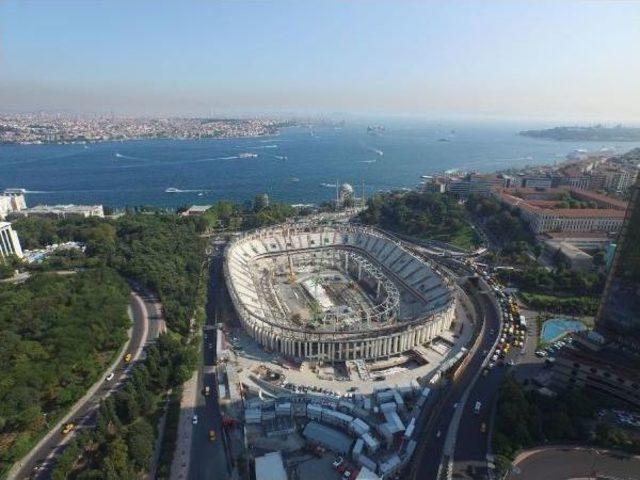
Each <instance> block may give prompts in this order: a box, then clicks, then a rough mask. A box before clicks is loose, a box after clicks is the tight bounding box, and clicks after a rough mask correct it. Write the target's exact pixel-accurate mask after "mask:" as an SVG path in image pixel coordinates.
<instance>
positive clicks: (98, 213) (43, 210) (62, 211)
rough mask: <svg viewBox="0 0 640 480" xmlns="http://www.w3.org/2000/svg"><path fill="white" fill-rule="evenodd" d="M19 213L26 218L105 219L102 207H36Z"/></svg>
mask: <svg viewBox="0 0 640 480" xmlns="http://www.w3.org/2000/svg"><path fill="white" fill-rule="evenodd" d="M19 213H20V215H24V216H25V217H34V216H35V217H54V218H68V217H84V218H87V217H101V218H102V217H104V209H103V208H102V205H73V204H69V205H36V206H35V207H31V208H25V209H23V210H21V211H20V212H19Z"/></svg>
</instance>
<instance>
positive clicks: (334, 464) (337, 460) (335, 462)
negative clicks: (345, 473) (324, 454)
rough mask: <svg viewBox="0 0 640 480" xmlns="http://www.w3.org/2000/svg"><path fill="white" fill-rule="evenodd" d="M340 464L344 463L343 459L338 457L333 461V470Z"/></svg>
mask: <svg viewBox="0 0 640 480" xmlns="http://www.w3.org/2000/svg"><path fill="white" fill-rule="evenodd" d="M342 462H344V458H342V457H338V458H336V459H335V460H334V461H333V467H334V468H338V467H339V466H340V465H342Z"/></svg>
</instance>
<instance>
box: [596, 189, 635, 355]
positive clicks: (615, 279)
mask: <svg viewBox="0 0 640 480" xmlns="http://www.w3.org/2000/svg"><path fill="white" fill-rule="evenodd" d="M596 321H597V328H598V330H600V331H601V332H602V333H604V334H605V336H607V337H609V338H610V339H612V340H614V341H616V342H617V343H619V344H621V345H623V346H626V347H627V348H629V349H631V350H634V351H636V352H638V353H640V177H638V178H637V179H636V182H635V184H634V186H633V188H632V190H631V196H630V200H629V206H628V208H627V211H626V215H625V220H624V223H623V225H622V228H621V229H620V234H619V237H618V242H617V248H616V252H615V254H614V257H613V262H612V264H611V269H610V271H609V276H608V277H607V282H606V286H605V290H604V294H603V300H602V303H601V304H600V309H599V311H598V317H597V320H596Z"/></svg>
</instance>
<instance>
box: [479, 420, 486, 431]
mask: <svg viewBox="0 0 640 480" xmlns="http://www.w3.org/2000/svg"><path fill="white" fill-rule="evenodd" d="M480 433H487V424H486V423H484V422H482V423H481V424H480Z"/></svg>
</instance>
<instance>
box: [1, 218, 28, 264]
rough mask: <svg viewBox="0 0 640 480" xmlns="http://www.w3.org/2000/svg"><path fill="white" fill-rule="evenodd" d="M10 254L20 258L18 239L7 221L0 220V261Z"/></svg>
mask: <svg viewBox="0 0 640 480" xmlns="http://www.w3.org/2000/svg"><path fill="white" fill-rule="evenodd" d="M11 255H15V256H16V257H18V258H22V256H23V255H22V247H21V246H20V240H19V239H18V234H17V233H16V232H15V231H14V230H13V228H11V224H10V223H9V222H0V261H1V260H4V259H5V258H7V257H10V256H11Z"/></svg>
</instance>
